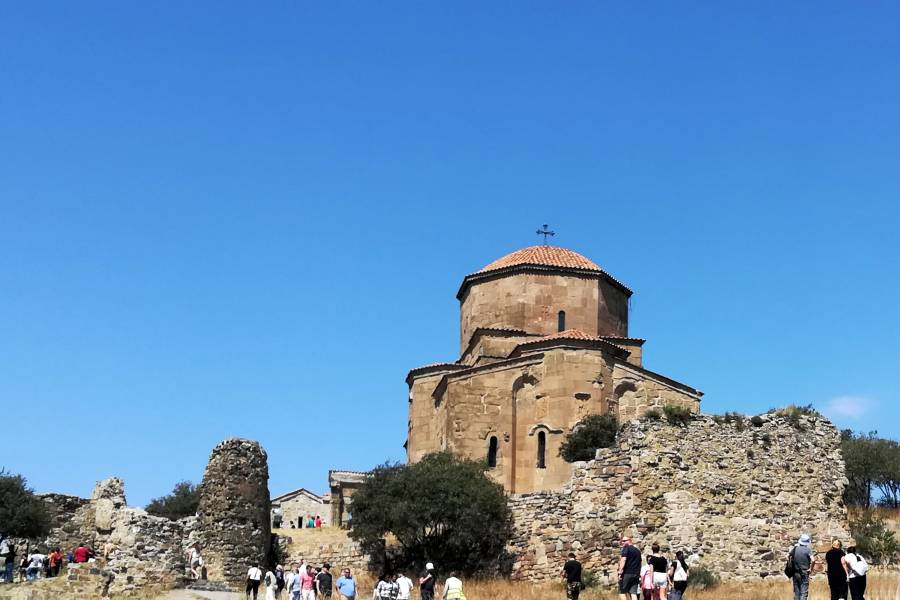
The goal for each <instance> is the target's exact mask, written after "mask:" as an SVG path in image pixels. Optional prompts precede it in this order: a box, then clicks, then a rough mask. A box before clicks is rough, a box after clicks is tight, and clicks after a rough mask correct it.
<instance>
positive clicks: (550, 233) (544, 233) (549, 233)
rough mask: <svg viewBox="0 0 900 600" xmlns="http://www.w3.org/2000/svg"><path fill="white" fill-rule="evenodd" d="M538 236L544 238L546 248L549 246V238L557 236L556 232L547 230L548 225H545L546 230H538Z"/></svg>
mask: <svg viewBox="0 0 900 600" xmlns="http://www.w3.org/2000/svg"><path fill="white" fill-rule="evenodd" d="M537 234H538V235H542V236H544V245H545V246H546V245H547V238H548V237H552V236H554V235H556V232H555V231H550V230H549V229H548V228H547V224H546V223H544V228H543V229H538V230H537Z"/></svg>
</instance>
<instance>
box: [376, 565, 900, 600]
mask: <svg viewBox="0 0 900 600" xmlns="http://www.w3.org/2000/svg"><path fill="white" fill-rule="evenodd" d="M868 579H869V582H868V589H867V590H866V600H898V599H900V573H897V572H896V571H890V572H885V573H875V572H872V573H870V574H869V576H868ZM362 589H363V590H364V591H365V590H369V588H368V587H363V588H362ZM465 590H466V598H467V599H468V600H554V599H555V600H565V597H566V596H565V591H564V589H563V586H562V584H542V585H534V584H530V583H525V582H511V581H506V580H502V579H492V580H482V581H470V582H467V583H466V584H465ZM359 597H360V598H366V599H367V598H368V597H369V596H367V595H365V593H363V594H361V595H360V596H359ZM792 597H793V591H792V588H791V583H790V581H788V579H787V578H785V577H779V578H775V579H768V580H765V581H756V582H753V583H723V584H721V585H719V586H717V587H715V588H713V589H709V590H694V589H688V591H687V593H686V594H685V598H686V599H687V600H722V599H723V598H725V599H727V600H788V599H790V598H792ZM829 597H830V595H829V593H828V583H827V582H826V581H825V578H824V577H820V578H817V579H816V580H815V581H814V582H813V586H812V590H811V591H810V594H809V598H810V600H827V599H828V598H829ZM581 598H582V599H583V600H618V598H619V596H618V593H617V591H616V590H614V589H613V587H612V586H598V587H596V588H592V589H589V590H585V591H584V592H582V594H581Z"/></svg>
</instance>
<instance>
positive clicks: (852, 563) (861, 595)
mask: <svg viewBox="0 0 900 600" xmlns="http://www.w3.org/2000/svg"><path fill="white" fill-rule="evenodd" d="M844 565H845V566H846V568H847V582H848V586H849V588H850V597H851V598H852V599H853V600H865V593H866V573H868V572H869V564H868V563H867V562H866V559H864V558H863V557H862V556H860V555H859V553H858V552H857V551H856V546H850V547H849V548H847V554H846V555H844Z"/></svg>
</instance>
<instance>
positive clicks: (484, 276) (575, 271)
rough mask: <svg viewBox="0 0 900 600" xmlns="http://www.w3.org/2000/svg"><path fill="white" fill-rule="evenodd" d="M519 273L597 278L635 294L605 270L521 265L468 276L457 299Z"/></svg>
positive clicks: (457, 294)
mask: <svg viewBox="0 0 900 600" xmlns="http://www.w3.org/2000/svg"><path fill="white" fill-rule="evenodd" d="M518 272H523V273H525V272H532V273H561V274H567V275H581V276H587V277H597V278H598V279H599V278H603V279H605V280H606V281H608V282H609V283H611V284H612V285H613V286H615V287H617V288H619V289H620V290H621V291H622V292H624V293H625V295H626V296H628V297H631V295H632V294H633V293H634V292H632V291H631V289H629V288H628V286H626V285H625V284H624V283H622V282H621V281H619V280H617V279H616V278H615V277H613V276H612V275H610V274H609V273H607V272H606V271H604V270H603V269H581V268H577V267H557V266H553V265H540V264H520V265H510V266H508V267H501V268H499V269H492V270H490V271H478V272H477V273H470V274H469V275H466V276H465V277H464V278H463V281H462V284H461V285H460V286H459V291H457V292H456V299H457V300H459V301H462V299H463V298H464V297H465V294H466V291H467V290H468V289H469V286H471V285H472V284H473V283H478V282H481V281H482V280H488V279H494V278H497V277H504V276H506V275H513V274H516V273H518Z"/></svg>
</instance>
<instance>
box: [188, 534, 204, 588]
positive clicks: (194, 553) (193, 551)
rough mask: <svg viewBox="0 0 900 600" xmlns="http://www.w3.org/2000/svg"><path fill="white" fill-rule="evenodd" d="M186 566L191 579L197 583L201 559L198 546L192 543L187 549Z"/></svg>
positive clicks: (201, 564)
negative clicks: (189, 569)
mask: <svg viewBox="0 0 900 600" xmlns="http://www.w3.org/2000/svg"><path fill="white" fill-rule="evenodd" d="M187 555H188V565H190V568H191V579H193V580H194V581H197V580H198V579H200V575H201V572H202V570H203V557H202V556H201V555H200V544H197V543H194V544H192V545H191V547H190V548H188V551H187Z"/></svg>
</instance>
